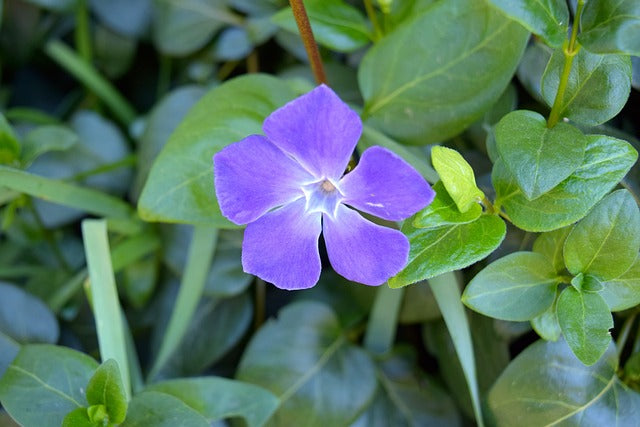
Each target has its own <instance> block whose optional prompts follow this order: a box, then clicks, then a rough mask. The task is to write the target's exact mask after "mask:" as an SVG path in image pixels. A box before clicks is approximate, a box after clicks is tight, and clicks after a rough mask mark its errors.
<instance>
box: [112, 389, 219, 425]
mask: <svg viewBox="0 0 640 427" xmlns="http://www.w3.org/2000/svg"><path fill="white" fill-rule="evenodd" d="M149 426H153V427H209V423H208V422H207V420H206V418H205V417H203V416H202V415H200V414H199V413H198V412H197V411H196V410H195V409H193V408H191V407H189V406H188V405H187V404H186V403H184V402H183V401H182V400H180V399H178V398H176V397H173V396H171V395H169V394H165V393H159V392H157V391H144V392H142V393H140V394H137V395H135V396H134V397H133V399H132V400H131V402H129V411H128V412H127V419H126V420H125V421H124V422H123V423H122V424H120V427H149Z"/></svg>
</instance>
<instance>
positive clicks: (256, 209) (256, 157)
mask: <svg viewBox="0 0 640 427" xmlns="http://www.w3.org/2000/svg"><path fill="white" fill-rule="evenodd" d="M213 163H214V175H215V187H216V196H217V198H218V203H219V204H220V210H221V211H222V214H223V215H224V216H225V217H227V218H228V219H229V220H231V221H233V222H234V223H236V224H247V223H249V222H252V221H254V220H255V219H256V218H259V217H260V216H262V215H263V214H264V213H265V212H267V211H269V210H271V209H273V208H275V207H277V206H280V205H283V204H285V203H288V202H290V201H292V200H295V199H297V198H299V197H303V195H304V194H303V193H302V190H301V186H302V184H304V183H305V182H309V181H310V180H311V179H313V177H312V176H311V175H310V174H309V173H308V172H307V171H306V170H305V169H304V168H303V167H302V166H300V165H299V164H298V163H296V161H295V160H293V159H291V158H290V157H289V156H287V155H286V154H285V153H283V152H282V151H281V150H280V149H279V148H278V147H276V146H275V145H273V144H272V143H271V142H269V140H268V139H266V138H265V137H263V136H260V135H251V136H248V137H246V138H245V139H243V140H241V141H239V142H236V143H234V144H231V145H229V146H227V147H225V148H224V149H223V150H222V151H220V152H218V153H217V154H216V155H215V156H214V157H213Z"/></svg>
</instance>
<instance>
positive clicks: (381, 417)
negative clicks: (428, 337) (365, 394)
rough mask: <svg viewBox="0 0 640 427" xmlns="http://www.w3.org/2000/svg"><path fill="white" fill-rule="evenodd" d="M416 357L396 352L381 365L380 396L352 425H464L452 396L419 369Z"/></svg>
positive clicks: (409, 426)
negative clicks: (416, 367) (417, 368)
mask: <svg viewBox="0 0 640 427" xmlns="http://www.w3.org/2000/svg"><path fill="white" fill-rule="evenodd" d="M414 358H415V357H413V358H410V357H408V356H406V355H403V354H394V355H392V356H391V357H389V358H386V359H385V360H383V361H381V362H380V363H379V364H378V366H377V376H378V380H379V386H378V391H377V393H376V396H375V398H374V400H373V402H372V403H371V405H369V408H368V409H367V410H366V411H365V412H364V413H363V414H362V415H361V416H360V417H359V418H358V419H357V420H356V422H355V423H353V424H352V425H351V427H387V426H394V427H411V426H459V425H461V420H460V415H459V414H458V412H457V410H456V408H455V405H454V404H453V402H452V400H451V398H450V397H449V396H448V395H447V394H446V393H445V392H444V391H443V390H442V389H441V388H440V387H438V386H437V384H436V382H435V381H434V380H433V379H431V378H426V376H425V375H424V374H422V373H421V372H416V369H415V367H414V363H415V361H414V360H412V359H414ZM412 362H413V363H412Z"/></svg>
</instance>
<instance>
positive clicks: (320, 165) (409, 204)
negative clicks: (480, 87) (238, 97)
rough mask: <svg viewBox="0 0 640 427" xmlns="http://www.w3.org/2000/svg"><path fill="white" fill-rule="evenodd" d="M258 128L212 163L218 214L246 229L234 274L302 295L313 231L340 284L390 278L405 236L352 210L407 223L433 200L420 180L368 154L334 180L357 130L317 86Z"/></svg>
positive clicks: (381, 151)
mask: <svg viewBox="0 0 640 427" xmlns="http://www.w3.org/2000/svg"><path fill="white" fill-rule="evenodd" d="M263 130H264V133H265V135H266V136H261V135H251V136H248V137H246V138H245V139H243V140H241V141H239V142H236V143H234V144H231V145H229V146H227V147H226V148H224V149H223V150H221V151H220V152H219V153H217V154H216V155H215V156H214V158H213V160H214V171H215V187H216V194H217V197H218V202H219V204H220V209H221V211H222V214H223V215H224V216H225V217H227V218H228V219H229V220H231V221H232V222H234V223H235V224H238V225H243V224H247V227H246V229H245V232H244V240H243V243H242V266H243V269H244V271H245V272H247V273H250V274H254V275H256V276H258V277H260V278H262V279H264V280H265V281H267V282H271V283H273V284H274V285H275V286H277V287H279V288H282V289H304V288H309V287H312V286H314V285H315V284H316V283H317V282H318V280H319V278H320V271H321V262H320V253H319V249H318V239H319V237H320V233H321V232H322V233H323V234H324V240H325V244H326V248H327V254H328V256H329V261H330V262H331V265H332V266H333V268H334V270H335V271H336V272H337V273H339V274H341V275H342V276H344V277H346V278H347V279H349V280H352V281H354V282H359V283H364V284H366V285H373V286H376V285H380V284H382V283H384V282H385V281H386V280H387V279H389V278H390V277H391V276H393V275H395V274H397V273H398V272H400V270H402V268H403V267H404V266H405V265H406V263H407V259H408V255H409V241H408V240H407V238H406V236H405V235H403V234H402V233H401V232H400V231H398V230H395V229H392V228H388V227H383V226H381V225H378V224H374V223H373V222H371V221H369V220H367V219H365V218H364V217H363V216H361V215H360V213H358V212H357V211H356V210H355V209H357V210H359V211H362V212H366V213H368V214H370V215H373V216H376V217H379V218H383V219H385V220H390V221H400V220H403V219H405V218H407V217H409V216H411V215H413V214H414V213H416V212H417V211H419V210H420V209H422V208H424V207H425V206H426V205H428V204H429V203H430V202H431V201H432V200H433V197H434V192H433V190H432V189H431V187H430V186H429V184H428V183H427V182H426V181H425V180H424V179H423V178H422V177H421V176H420V174H418V172H417V171H416V170H415V169H413V168H412V167H411V166H410V165H409V164H408V163H406V162H405V161H404V160H403V159H401V158H400V157H398V156H397V155H395V154H394V153H392V152H391V151H389V150H387V149H386V148H382V147H377V146H376V147H371V148H369V149H367V150H365V151H364V153H362V156H361V158H360V162H359V164H358V165H357V166H356V167H355V168H354V169H353V171H351V172H349V173H347V174H344V172H345V169H346V167H347V165H348V163H349V159H350V157H351V155H352V153H353V150H354V149H355V146H356V143H357V142H358V139H359V138H360V134H361V133H362V122H361V121H360V117H359V116H358V114H356V112H354V111H353V110H351V109H350V108H349V107H348V106H347V105H346V104H345V103H344V102H342V101H341V100H340V98H339V97H338V96H337V95H336V94H335V93H334V92H333V91H332V90H331V89H329V88H328V87H327V86H325V85H321V86H318V87H317V88H315V89H314V90H312V91H311V92H309V93H307V94H305V95H303V96H301V97H299V98H296V99H294V100H293V101H291V102H289V103H288V104H286V105H285V106H283V107H281V108H279V109H277V110H276V111H274V112H273V113H272V114H271V115H269V117H267V118H266V120H265V121H264V124H263Z"/></svg>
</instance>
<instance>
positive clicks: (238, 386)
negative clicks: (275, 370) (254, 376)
mask: <svg viewBox="0 0 640 427" xmlns="http://www.w3.org/2000/svg"><path fill="white" fill-rule="evenodd" d="M147 390H149V391H157V392H161V393H165V394H169V395H171V396H173V397H176V398H178V399H180V400H181V401H182V402H184V403H185V404H187V405H188V406H189V407H191V408H192V409H194V410H196V411H197V412H198V413H200V415H202V416H203V417H205V418H206V420H207V421H208V422H209V423H212V422H213V421H219V420H222V419H224V418H230V417H243V418H244V419H245V420H246V421H247V424H248V426H249V427H254V426H255V427H258V426H262V425H264V424H265V423H266V421H267V420H268V419H269V417H271V415H272V414H273V413H274V412H275V410H276V409H277V407H278V404H279V401H278V399H277V398H276V397H275V396H274V395H273V394H271V393H269V392H268V391H267V390H265V389H263V388H261V387H257V386H255V385H253V384H247V383H242V382H240V381H233V380H228V379H226V378H216V377H200V378H188V379H177V380H170V381H163V382H159V383H156V384H152V385H151V386H149V387H148V388H147Z"/></svg>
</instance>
